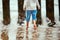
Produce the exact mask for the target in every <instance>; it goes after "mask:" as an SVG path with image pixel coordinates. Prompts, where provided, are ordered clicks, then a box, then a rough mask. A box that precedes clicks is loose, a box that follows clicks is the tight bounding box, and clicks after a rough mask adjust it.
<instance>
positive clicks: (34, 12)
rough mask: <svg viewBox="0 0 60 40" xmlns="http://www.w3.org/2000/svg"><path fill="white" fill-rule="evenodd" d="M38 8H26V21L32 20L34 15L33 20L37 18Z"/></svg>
mask: <svg viewBox="0 0 60 40" xmlns="http://www.w3.org/2000/svg"><path fill="white" fill-rule="evenodd" d="M36 14H37V10H26V21H27V22H29V21H30V16H31V15H32V20H36Z"/></svg>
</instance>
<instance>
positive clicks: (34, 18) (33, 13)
mask: <svg viewBox="0 0 60 40" xmlns="http://www.w3.org/2000/svg"><path fill="white" fill-rule="evenodd" d="M36 14H37V10H33V11H32V20H33V24H34V29H35V30H36V29H37V25H36Z"/></svg>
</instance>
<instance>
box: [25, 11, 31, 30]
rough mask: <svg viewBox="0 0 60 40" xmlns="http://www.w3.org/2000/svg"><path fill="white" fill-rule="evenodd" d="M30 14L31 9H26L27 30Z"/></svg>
mask: <svg viewBox="0 0 60 40" xmlns="http://www.w3.org/2000/svg"><path fill="white" fill-rule="evenodd" d="M30 15H31V11H30V10H27V11H26V30H28V27H29V20H30Z"/></svg>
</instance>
